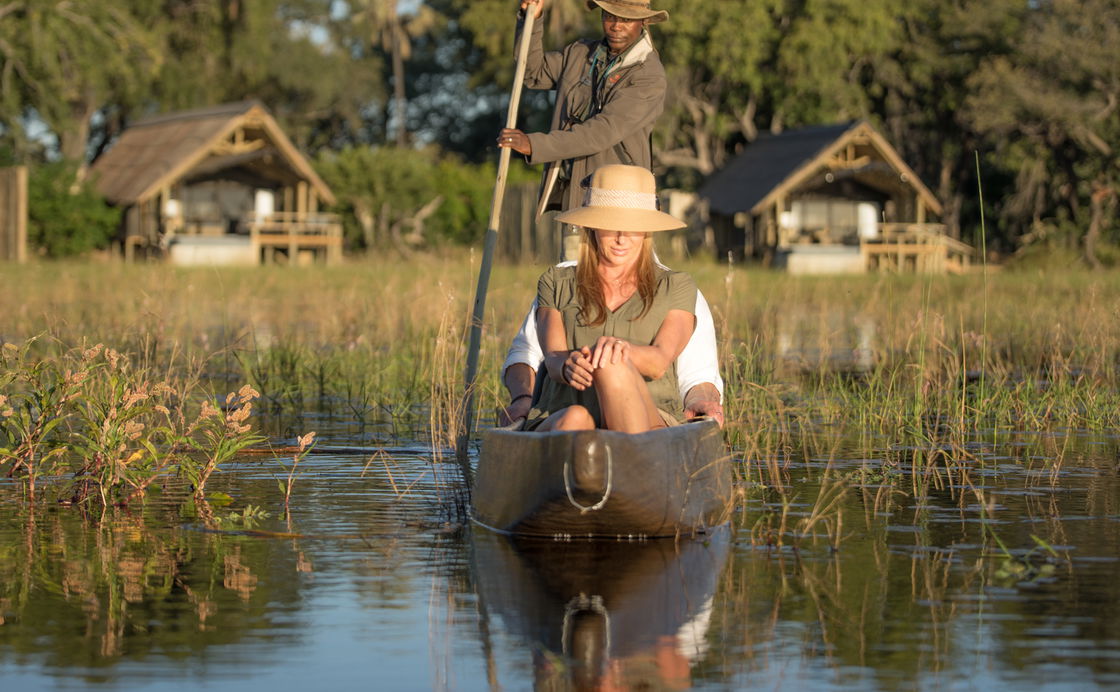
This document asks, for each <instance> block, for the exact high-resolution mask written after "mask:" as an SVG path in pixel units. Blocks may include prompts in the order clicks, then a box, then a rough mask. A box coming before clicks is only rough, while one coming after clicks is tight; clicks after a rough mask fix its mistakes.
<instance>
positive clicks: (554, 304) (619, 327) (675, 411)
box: [525, 266, 696, 429]
mask: <svg viewBox="0 0 1120 692" xmlns="http://www.w3.org/2000/svg"><path fill="white" fill-rule="evenodd" d="M654 271H655V277H656V278H655V281H656V289H655V291H654V297H653V305H652V306H651V307H650V309H649V312H647V313H646V314H645V315H644V316H642V317H641V318H639V317H638V315H639V314H640V313H641V312H642V298H641V296H639V295H638V294H637V292H635V293H634V295H632V296H630V298H629V299H628V300H627V301H626V302H625V303H623V304H622V305H620V306H619V307H618V309H616V310H614V311H608V312H607V319H606V321H605V322H603V324H600V325H598V326H595V327H589V326H587V325H584V324H581V322H580V320H579V313H580V305H579V303H578V302H577V297H576V268H575V267H574V266H567V267H551V268H550V269H548V270H547V271H546V272H545V273H544V274H542V275H541V278H540V280H539V281H538V282H537V301H538V304H539V305H540V306H541V307H549V308H555V309H557V310H559V311H560V314H561V316H562V317H563V320H564V330H565V332H566V333H567V336H568V342H567V348H568V349H569V350H572V351H574V350H575V349H577V348H581V347H583V346H593V345H594V344H595V341H596V339H598V338H599V337H600V336H614V337H617V338H620V339H625V340H626V341H629V342H630V343H632V344H637V345H641V346H649V345H652V344H653V340H654V338H655V337H656V336H657V332H658V330H660V329H661V324H662V323H663V322H664V321H665V316H666V315H668V314H669V311H670V310H684V311H685V312H688V313H689V314H696V283H695V282H694V281H693V280H692V277H691V276H689V275H688V274H685V273H684V272H675V271H671V270H669V269H663V268H656V269H655V270H654ZM540 377H542V378H544V379H543V384H542V386H543V389H542V391H541V396H540V400H539V401H538V402H537V404H536V406H534V407H533V410H532V411H530V412H529V416H528V418H527V422H526V425H525V428H526V429H532V428H534V427H536V425H539V423H540V421H541V420H543V419H544V418H546V417H548V415H549V414H552V413H555V412H556V411H559V410H560V409H562V408H565V407H567V406H571V405H573V404H579V405H581V406H584V407H585V408H587V410H588V411H590V412H591V415H592V417H594V419H595V425H596V426H598V427H602V424H603V422H602V413H601V412H600V410H599V399H598V396H597V395H596V393H595V388H594V387H591V388H590V389H585V390H584V391H582V392H580V391H576V390H575V389H573V388H572V387H569V386H568V385H566V384H561V383H559V382H556V381H554V380H553V379H552V378H551V377H548V376H547V375H546V374H544V373H543V371H542V373H541V375H540ZM646 386H647V387H649V392H650V395H651V396H653V403H654V404H655V405H656V406H657V408H659V409H661V410H662V411H665V412H667V413H670V414H672V415H674V416H675V417H676V418H677V419H680V418H682V417H683V415H684V404H683V402H682V401H681V395H680V392H679V391H678V388H677V364H676V362H675V361H674V362H673V363H672V364H671V365H670V366H669V368H668V369H667V370H666V371H665V374H664V375H662V376H661V377H660V378H658V379H656V380H649V379H647V380H646Z"/></svg>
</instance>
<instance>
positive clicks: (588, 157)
mask: <svg viewBox="0 0 1120 692" xmlns="http://www.w3.org/2000/svg"><path fill="white" fill-rule="evenodd" d="M518 1H519V2H520V4H521V12H520V14H519V21H518V25H517V36H518V38H517V39H516V40H515V45H516V44H517V41H519V40H520V35H521V29H522V26H523V24H522V20H523V18H524V14H525V12H526V11H531V10H532V9H535V11H536V15H535V16H536V17H540V15H541V13H542V12H543V11H544V5H545V1H546V0H518ZM586 1H587V8H588V9H589V10H594V9H596V8H598V9H601V10H602V13H603V15H602V21H603V38H601V39H580V40H578V41H575V42H573V43H570V44H568V45H567V46H565V47H564V49H563V50H559V51H548V52H545V51H544V49H543V47H542V38H543V35H544V23H543V22H534V25H533V34H532V37H531V41H530V46H529V55H528V59H527V61H526V65H525V86H527V87H529V88H530V89H549V90H554V91H556V106H555V109H554V110H553V113H552V124H551V129H550V130H549V131H548V132H530V133H525V132H522V131H521V130H517V129H508V128H507V129H503V130H502V131H501V133H500V134H499V135H498V146H500V147H507V148H510V149H513V150H514V151H517V152H518V153H520V154H523V155H525V156H526V157H528V159H529V163H531V164H538V163H544V164H546V166H545V172H544V178H543V181H542V184H541V193H540V203H539V206H538V213H540V212H544V211H548V210H561V211H564V210H568V209H572V208H575V207H578V206H579V204H580V202H581V199H580V197H581V195H582V191H581V189H580V183H581V182H582V181H583V180H584V179H585V178H587V177H588V176H590V175H591V173H592V172H593V171H595V170H597V169H598V168H599V167H600V166H604V165H607V164H612V163H622V164H627V165H634V166H642V167H643V168H647V169H649V168H651V167H652V165H653V150H652V141H651V134H652V132H653V124H654V121H655V120H657V117H658V116H659V115H661V111H662V109H663V108H664V104H665V88H666V84H667V82H666V79H665V68H664V67H662V65H661V59H660V57H659V56H658V54H657V50H656V49H655V48H654V47H653V41H652V40H651V39H650V35H649V31H648V29H647V28H646V27H647V26H648V25H649V24H655V23H658V22H663V21H665V20H666V19H668V18H669V13H668V12H665V11H664V10H653V9H651V7H650V2H649V0H586ZM576 238H577V240H578V235H577V236H576ZM566 254H568V253H566ZM569 259H574V257H569Z"/></svg>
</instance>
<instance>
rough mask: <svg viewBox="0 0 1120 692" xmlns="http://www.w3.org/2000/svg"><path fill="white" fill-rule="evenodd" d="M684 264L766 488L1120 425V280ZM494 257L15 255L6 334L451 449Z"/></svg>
mask: <svg viewBox="0 0 1120 692" xmlns="http://www.w3.org/2000/svg"><path fill="white" fill-rule="evenodd" d="M542 268H543V267H498V268H497V269H496V270H495V272H494V276H493V280H492V284H491V290H490V294H489V300H488V304H487V322H486V329H485V331H484V338H483V343H482V356H481V361H480V362H481V364H482V368H481V373H480V392H479V397H478V403H479V405H480V406H481V408H482V411H483V413H482V415H481V420H482V422H483V423H484V424H485V423H486V422H488V421H489V420H492V416H491V414H490V413H489V412H490V411H492V410H493V408H494V407H496V406H498V405H500V404H501V403H502V402H503V400H504V398H503V395H502V390H501V387H500V385H499V373H498V367H499V365H500V363H501V360H502V358H503V356H504V352H505V348H506V344H507V342H508V340H509V339H510V337H511V336H512V334H513V333H514V331H515V330H516V328H517V326H518V325H519V324H520V321H521V319H522V317H523V315H524V311H525V309H526V307H527V305H528V303H529V301H530V300H531V298H532V295H533V292H534V290H535V283H536V277H537V275H538V273H539V272H540V271H541V269H542ZM683 268H685V269H688V270H689V271H691V272H692V273H693V275H694V276H695V277H696V278H697V281H698V283H699V285H700V287H701V289H702V290H703V292H704V294H705V295H706V296H707V299H708V301H709V303H710V304H711V306H712V309H713V313H714V315H715V318H716V324H717V329H718V332H719V337H720V344H721V351H720V356H721V360H722V363H721V367H722V372H723V373H724V376H725V378H726V380H727V392H726V410H727V419H728V425H727V433H728V439H729V441H730V442H731V444H732V447H733V448H734V449H735V450H736V453H737V455H739V456H743V457H746V458H749V459H757V460H759V461H760V463H759V464H758V465H757V466H756V467H755V469H754V471H752V472H751V473H752V475H754V478H756V479H757V480H758V481H759V482H760V483H762V484H764V485H768V486H773V485H779V484H780V478H781V474H780V471H779V469H780V467H781V463H782V459H784V458H788V457H789V456H790V455H791V454H792V453H794V452H796V453H798V454H800V453H802V452H805V453H813V454H818V455H819V454H830V453H833V452H832V451H830V450H829V449H828V447H834V446H835V445H836V444H838V443H837V440H843V443H842V444H844V445H845V446H848V447H850V448H853V451H862V452H863V453H867V454H879V453H881V451H882V450H883V449H899V450H907V451H904V452H900V454H901V455H902V456H905V457H906V461H905V464H907V465H915V466H918V467H920V466H922V465H923V464H927V463H928V460H929V459H930V458H932V457H938V456H941V457H944V458H947V459H955V460H960V459H967V458H969V457H970V455H971V454H972V452H971V451H970V450H971V449H972V448H973V447H972V446H971V445H973V444H974V443H975V442H976V440H977V439H986V438H995V437H998V436H999V435H1002V434H1007V433H1009V432H1015V431H1023V430H1050V429H1055V428H1068V427H1074V428H1085V429H1091V430H1098V431H1099V430H1107V429H1111V428H1115V427H1117V425H1118V423H1120V396H1118V390H1120V387H1118V384H1120V373H1118V363H1120V323H1118V321H1117V320H1116V318H1115V306H1116V305H1120V276H1117V275H1115V274H1090V273H1079V272H1073V271H1070V272H1063V273H1044V272H1000V273H994V274H991V275H989V276H983V275H979V274H978V275H972V276H965V277H915V276H888V275H882V276H853V277H790V276H786V275H783V274H778V273H772V272H766V271H761V270H754V269H745V268H730V269H729V268H727V267H724V266H720V265H715V264H701V263H695V264H691V265H685V266H684V267H683ZM476 270H477V257H475V256H473V255H468V254H458V255H448V256H432V257H425V258H421V259H415V260H409V261H401V260H399V259H397V258H385V259H374V260H369V261H353V262H350V263H348V264H346V265H344V266H341V267H336V268H330V269H325V268H306V269H284V268H275V267H267V268H257V269H177V268H172V267H166V266H160V265H137V266H124V265H118V264H108V265H93V264H55V263H50V264H33V265H29V266H22V267H19V266H7V267H4V273H3V277H2V278H0V314H3V315H4V316H5V320H4V322H3V324H2V325H0V339H2V340H3V341H4V342H7V343H12V344H17V345H22V344H24V343H25V342H26V341H27V340H28V339H31V338H35V341H34V343H33V344H32V345H31V346H30V349H29V352H28V354H27V358H30V359H34V358H41V357H58V356H59V355H60V354H64V353H66V352H68V351H69V350H70V349H73V348H79V349H82V348H89V347H91V346H93V345H95V344H104V346H106V347H108V348H112V349H114V350H115V351H117V352H120V353H122V354H126V355H127V356H128V357H129V359H130V362H131V363H132V367H134V368H135V369H136V370H137V371H139V372H145V373H149V374H152V375H153V376H155V375H156V374H158V377H157V379H161V380H167V381H171V380H175V379H176V378H180V379H181V378H185V377H189V378H192V381H194V380H197V382H198V391H204V392H208V393H209V395H210V396H212V397H214V398H219V397H220V396H222V395H224V393H225V392H227V391H231V390H236V389H238V388H239V387H240V386H241V385H242V384H249V385H251V386H252V387H253V388H255V389H256V390H258V391H259V392H260V399H259V400H258V409H257V411H258V412H261V411H263V412H264V413H271V414H279V415H289V416H298V415H300V414H301V413H303V412H307V411H316V412H319V411H326V412H329V413H330V414H331V415H333V416H335V417H341V418H350V419H354V420H358V421H381V422H385V421H388V422H389V423H391V424H392V426H393V428H392V429H393V431H394V433H395V434H397V435H399V436H400V437H402V438H409V439H418V440H423V441H425V442H428V443H431V444H433V446H435V447H437V448H438V447H446V446H447V445H448V444H449V443H450V441H451V440H452V439H454V432H455V431H454V430H453V421H454V420H455V416H454V407H455V405H456V404H457V402H458V400H459V397H460V396H461V388H462V371H463V363H464V360H465V345H464V344H465V338H464V336H465V333H466V324H467V319H468V315H469V309H470V303H471V301H472V300H473V295H474V288H475V272H476ZM183 415H184V416H186V415H187V414H183ZM190 415H197V414H193V413H192V414H190ZM306 430H310V428H306ZM304 431H305V430H300V431H299V432H300V433H302V432H304ZM819 432H827V435H826V436H824V437H821V436H819V435H817V433H819ZM814 446H820V447H821V449H810V448H812V447H814ZM914 450H918V451H917V452H914ZM915 454H917V456H916V457H915ZM923 460H924V461H923ZM755 474H756V475H755Z"/></svg>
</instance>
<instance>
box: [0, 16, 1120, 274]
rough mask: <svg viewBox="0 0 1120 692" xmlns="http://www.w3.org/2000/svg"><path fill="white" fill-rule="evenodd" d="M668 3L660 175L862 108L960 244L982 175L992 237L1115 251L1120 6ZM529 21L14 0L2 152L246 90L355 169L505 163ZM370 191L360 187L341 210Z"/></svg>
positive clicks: (672, 177)
mask: <svg viewBox="0 0 1120 692" xmlns="http://www.w3.org/2000/svg"><path fill="white" fill-rule="evenodd" d="M655 4H656V6H657V7H658V8H664V9H666V10H668V11H669V12H670V15H671V17H670V20H669V21H668V22H665V23H662V24H656V25H653V26H651V27H650V32H651V35H652V37H653V39H654V43H655V45H657V46H658V48H659V50H660V53H661V57H662V61H663V62H664V64H665V66H666V70H667V73H668V76H669V83H670V86H669V94H668V99H667V103H666V111H665V114H664V115H663V116H662V117H661V119H660V120H659V121H658V124H657V131H656V132H655V152H656V160H657V166H658V172H659V174H661V175H662V176H663V180H664V181H665V182H666V183H667V184H671V185H677V186H684V187H689V186H693V185H697V184H698V183H699V182H700V181H701V180H702V179H703V177H704V176H706V175H707V174H709V173H711V172H713V171H715V170H717V169H718V168H720V167H721V166H722V165H723V164H725V163H726V162H727V161H728V160H729V159H730V157H732V156H734V155H735V154H736V153H737V152H739V151H740V150H741V149H742V148H743V147H745V146H749V145H750V142H751V141H753V140H754V139H755V138H756V137H757V136H758V134H759V133H760V132H780V131H782V130H785V129H790V128H795V127H799V126H804V125H814V124H824V123H834V122H838V121H843V120H849V119H854V118H866V119H869V120H870V121H871V122H872V123H873V124H875V125H876V126H877V127H879V128H880V129H881V130H882V131H883V132H884V133H885V134H886V135H887V137H888V139H890V140H891V141H892V143H894V144H895V146H897V147H898V148H899V150H900V151H901V152H902V154H903V156H904V158H905V159H906V160H907V161H908V162H909V163H910V164H911V165H912V166H913V167H914V168H915V169H916V170H917V172H918V173H919V174H920V175H921V176H922V178H923V179H924V180H925V181H926V182H927V184H929V186H930V187H931V189H933V190H934V191H935V192H936V194H937V195H938V197H939V198H940V199H941V201H942V203H943V205H944V210H945V211H944V217H943V220H944V221H945V222H946V224H947V225H948V227H949V229H950V232H951V233H952V234H953V235H955V236H957V237H961V238H963V239H965V240H972V241H975V240H976V233H977V230H976V225H977V224H976V221H977V219H978V217H979V213H978V212H979V211H980V209H979V195H978V194H977V190H978V189H979V188H980V187H981V186H982V187H983V191H984V195H983V196H984V199H985V201H986V203H987V204H988V207H989V208H988V209H986V210H985V211H987V212H989V213H988V214H987V218H989V219H994V224H993V227H991V228H989V229H988V230H989V233H990V238H989V242H990V244H995V245H997V246H999V247H1001V248H1002V249H1005V250H1008V251H1011V250H1015V249H1017V248H1019V247H1022V246H1023V245H1025V244H1028V243H1039V242H1048V243H1055V242H1058V243H1077V244H1079V247H1080V248H1081V249H1082V251H1083V252H1084V255H1085V257H1086V261H1087V262H1089V263H1090V264H1094V263H1096V262H1097V259H1096V248H1097V247H1098V246H1099V244H1100V243H1103V242H1112V243H1115V242H1117V241H1118V240H1120V232H1118V229H1117V222H1116V211H1117V206H1118V203H1117V198H1118V195H1117V185H1118V177H1120V176H1118V171H1117V160H1118V157H1117V154H1116V151H1117V148H1118V147H1120V115H1118V108H1120V105H1118V104H1120V0H1033V1H1031V2H1024V1H1023V0H863V1H862V2H858V3H857V2H850V0H796V1H794V0H720V1H719V2H708V3H695V2H690V1H688V0H657V2H656V3H655ZM548 5H549V7H548V11H547V13H546V15H545V19H544V21H545V22H546V24H545V29H546V43H547V44H548V45H549V46H551V47H560V46H561V45H563V44H564V43H565V42H567V41H570V40H572V39H574V38H576V37H578V36H596V35H598V34H599V32H600V31H601V28H600V25H599V15H598V13H596V12H588V11H587V10H586V4H585V2H584V0H549V3H548ZM516 11H517V2H516V1H515V0H254V2H246V1H245V0H161V1H160V2H150V1H148V0H98V1H97V2H72V1H69V0H5V1H3V2H0V148H3V149H6V150H8V151H9V152H11V156H12V158H14V159H15V160H18V161H22V162H32V163H34V162H35V161H42V160H46V159H52V158H61V159H66V160H69V161H71V162H73V163H74V164H75V167H74V168H73V170H74V171H76V175H77V176H78V177H79V178H80V177H81V171H82V170H83V167H84V166H85V165H86V164H88V163H89V162H90V161H91V160H92V159H93V158H94V157H95V156H97V154H98V153H99V152H100V151H102V150H103V149H104V148H105V147H106V146H107V145H108V144H109V143H110V142H111V141H112V139H113V137H115V136H116V135H117V134H118V133H119V132H120V131H121V129H122V128H124V127H126V126H127V125H128V124H129V123H130V122H132V121H134V120H136V119H138V118H140V117H144V116H146V115H150V114H152V113H156V112H162V111H167V110H177V109H186V108H193V107H198V106H207V105H214V104H217V103H221V102H228V101H240V100H245V99H249V98H255V99H258V100H260V101H262V102H263V103H265V104H266V105H267V106H268V107H269V108H270V109H271V110H272V111H273V112H274V113H275V114H276V116H277V117H278V119H279V120H280V121H281V122H282V123H283V125H284V127H285V128H286V130H287V132H288V133H289V134H290V135H291V136H292V138H293V139H294V141H295V142H296V144H297V145H298V146H300V147H301V148H303V149H304V150H305V151H307V152H309V153H311V154H312V155H315V156H317V157H318V158H317V160H318V161H319V162H320V165H322V166H326V167H328V168H330V167H331V166H333V167H334V168H333V169H331V170H333V171H334V172H335V173H337V174H338V175H339V176H341V179H342V180H350V178H351V177H352V176H353V175H358V174H360V172H361V170H363V169H362V166H367V165H368V166H372V167H373V168H374V169H377V170H383V169H387V166H388V164H386V163H385V162H386V161H388V160H390V159H391V158H392V157H393V156H394V154H393V153H392V152H393V151H394V150H396V152H397V154H395V155H398V156H406V158H402V159H401V161H402V164H401V171H403V172H407V175H403V174H402V175H403V177H401V178H400V179H401V180H402V181H404V180H406V179H407V181H410V182H408V184H409V185H413V186H414V182H415V180H414V179H415V178H416V176H418V175H427V174H429V173H431V174H432V175H436V173H435V171H438V170H440V168H439V167H440V166H441V165H445V164H443V163H440V162H445V161H451V160H454V157H458V160H460V161H471V162H484V161H491V160H492V159H493V157H494V150H493V148H492V146H493V136H494V133H495V132H496V130H497V129H498V128H499V127H500V125H501V123H502V120H503V115H504V109H505V106H506V98H507V95H508V92H509V88H510V81H511V80H512V74H513V63H514V60H513V29H514V23H515V13H516ZM549 111H550V99H549V96H548V95H547V94H540V93H526V95H525V97H524V99H523V105H522V118H521V122H523V123H524V124H525V127H526V128H527V129H530V130H532V129H542V128H544V127H545V124H546V123H547V120H548V114H549ZM362 149H372V150H375V151H376V152H377V153H375V154H374V153H371V154H369V155H370V156H374V158H372V159H370V160H368V161H365V160H364V159H363V157H365V156H367V154H360V153H357V152H359V151H360V150H362ZM382 149H384V150H385V151H380V150H382ZM404 150H411V151H413V153H412V154H407V155H406V154H405V153H404ZM421 150H423V151H426V152H433V151H434V152H438V153H425V154H417V153H415V152H418V151H421ZM448 157H451V158H448ZM978 159H979V162H980V166H979V170H980V180H979V181H978V180H977V165H976V164H977V160H978ZM363 161H364V163H363ZM371 175H372V174H371ZM447 175H450V174H447ZM390 177H391V176H390ZM374 182H375V181H374V180H373V179H372V178H371V179H369V180H366V181H362V180H357V181H351V183H347V184H353V185H354V186H356V187H355V189H356V190H357V191H356V192H355V193H354V194H353V195H350V196H349V199H350V200H351V203H354V202H355V200H357V202H358V204H359V206H360V205H361V204H364V203H365V202H362V201H361V200H362V199H364V198H365V197H368V194H367V192H368V191H369V190H372V189H374V188H375V187H376V185H374ZM378 184H380V183H378ZM402 184H403V183H402ZM410 194H411V193H410ZM417 194H419V193H417ZM473 194H474V193H471V195H473ZM471 195H467V196H468V197H470V196H471ZM421 196H422V195H421ZM417 199H419V197H418V198H417ZM367 201H368V200H367ZM369 203H370V204H372V203H373V202H372V201H369ZM482 203H483V204H485V201H483V202H482ZM449 208H450V207H448V209H449ZM377 209H380V207H378V208H377ZM369 213H372V214H374V216H376V214H377V213H380V212H379V211H377V210H371V211H370V212H369ZM440 213H441V214H442V213H450V212H440ZM437 217H438V215H437ZM448 218H450V217H448ZM449 223H450V221H449ZM359 225H361V224H359ZM437 225H438V224H437ZM448 227H449V228H450V226H448ZM371 228H373V229H375V231H376V229H378V228H381V226H378V224H377V223H373V225H372V226H366V227H364V230H360V231H358V233H359V234H361V235H363V236H367V235H369V233H371V232H373V231H370V229H371ZM385 228H389V229H391V228H392V223H391V222H387V226H385ZM375 235H376V233H375ZM370 237H371V238H372V237H373V236H370Z"/></svg>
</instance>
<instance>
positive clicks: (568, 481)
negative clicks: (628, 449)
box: [564, 442, 614, 514]
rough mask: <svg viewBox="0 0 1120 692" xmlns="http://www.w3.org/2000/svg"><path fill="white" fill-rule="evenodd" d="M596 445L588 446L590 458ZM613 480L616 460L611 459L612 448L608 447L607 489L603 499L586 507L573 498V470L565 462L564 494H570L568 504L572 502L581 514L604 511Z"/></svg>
mask: <svg viewBox="0 0 1120 692" xmlns="http://www.w3.org/2000/svg"><path fill="white" fill-rule="evenodd" d="M594 444H595V443H594V442H592V443H591V444H589V445H588V446H587V456H588V457H590V456H591V451H592V447H593V446H594ZM613 479H614V459H613V458H612V457H611V448H610V447H609V446H608V447H607V487H606V489H605V490H604V491H603V497H602V499H600V500H599V501H598V502H596V503H595V504H593V505H591V506H590V507H585V506H583V505H581V504H580V503H578V502H576V499H575V498H574V497H572V469H571V466H570V464H569V462H567V461H565V462H564V492H566V493H568V502H571V503H572V506H573V507H575V508H576V509H578V510H579V513H580V514H587V513H588V512H594V511H596V510H599V509H602V508H603V505H605V504H607V499H608V498H609V497H610V496H611V483H612V481H613Z"/></svg>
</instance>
